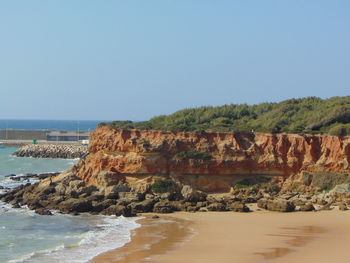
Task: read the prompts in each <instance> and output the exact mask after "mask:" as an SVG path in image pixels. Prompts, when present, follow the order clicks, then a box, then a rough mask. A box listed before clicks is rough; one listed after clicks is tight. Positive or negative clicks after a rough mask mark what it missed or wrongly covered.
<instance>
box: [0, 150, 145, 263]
mask: <svg viewBox="0 0 350 263" xmlns="http://www.w3.org/2000/svg"><path fill="white" fill-rule="evenodd" d="M15 150H16V148H15V147H7V148H3V149H0V185H1V186H5V187H10V188H12V187H15V186H16V185H18V184H19V182H14V181H12V180H10V179H9V178H8V177H5V175H8V174H17V175H20V174H24V173H43V172H56V171H62V170H65V169H67V168H69V167H71V166H72V165H73V164H74V163H75V162H76V161H75V160H64V159H34V158H18V157H14V156H12V155H11V154H12V153H13V152H14V151H15ZM23 183H26V182H23ZM138 226H139V225H138V224H137V223H136V219H130V218H123V217H118V218H117V217H109V216H98V215H89V214H82V215H80V216H71V215H63V214H59V213H55V212H54V215H53V216H41V215H37V214H35V213H34V212H33V211H30V210H29V209H27V208H26V207H23V208H20V209H13V208H11V206H10V205H8V204H5V203H2V202H0V262H8V263H14V262H31V263H39V262H40V263H46V262H47V263H51V262H52V263H66V262H67V263H68V262H69V263H81V262H87V261H88V260H90V259H91V258H93V257H94V256H96V255H98V254H100V253H103V252H105V251H108V250H111V249H115V248H118V247H121V246H123V245H124V244H125V243H127V242H129V241H130V231H131V230H132V229H135V228H137V227H138Z"/></svg>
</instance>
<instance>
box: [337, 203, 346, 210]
mask: <svg viewBox="0 0 350 263" xmlns="http://www.w3.org/2000/svg"><path fill="white" fill-rule="evenodd" d="M338 208H339V210H341V211H346V210H348V207H347V205H346V204H345V203H341V204H339V206H338Z"/></svg>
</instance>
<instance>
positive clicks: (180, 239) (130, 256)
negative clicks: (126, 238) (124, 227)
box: [89, 214, 192, 263]
mask: <svg viewBox="0 0 350 263" xmlns="http://www.w3.org/2000/svg"><path fill="white" fill-rule="evenodd" d="M154 215H156V214H146V215H145V214H143V215H141V216H142V217H143V218H141V219H140V220H138V221H136V222H137V223H138V224H140V225H141V226H140V227H139V228H136V229H134V230H132V231H131V241H130V242H129V243H126V244H125V245H124V246H123V247H120V248H117V249H113V250H110V251H107V252H104V253H102V254H99V255H97V256H96V257H94V258H93V259H92V260H90V261H89V263H127V262H145V261H148V259H150V258H153V257H154V256H157V255H161V254H164V253H167V252H168V251H171V250H173V249H176V248H178V247H181V244H182V243H184V242H186V240H187V239H188V238H189V237H190V236H191V234H192V230H191V225H192V221H190V220H187V219H182V218H176V217H172V216H168V215H161V214H159V218H152V216H154Z"/></svg>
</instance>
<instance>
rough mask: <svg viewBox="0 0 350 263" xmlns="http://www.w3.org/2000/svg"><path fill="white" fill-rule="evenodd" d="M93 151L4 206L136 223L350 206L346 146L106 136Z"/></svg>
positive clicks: (271, 139) (284, 139)
mask: <svg viewBox="0 0 350 263" xmlns="http://www.w3.org/2000/svg"><path fill="white" fill-rule="evenodd" d="M88 151H89V154H88V155H86V156H84V157H83V158H82V159H81V160H80V161H79V162H78V163H77V164H76V165H75V166H74V167H73V168H72V169H70V170H67V171H65V172H64V173H62V174H59V175H57V176H50V177H48V178H45V179H43V180H42V181H41V182H40V183H36V184H34V185H29V184H27V185H25V186H21V187H18V188H17V189H14V190H12V191H8V192H7V193H6V194H4V195H2V196H0V199H1V200H2V201H4V202H8V203H10V204H12V205H13V206H14V207H18V206H21V205H27V206H28V207H29V208H31V209H33V210H35V211H37V213H41V214H45V215H49V214H50V213H49V212H50V211H48V210H47V209H49V210H50V209H56V210H59V211H61V212H63V213H71V214H76V213H81V212H91V213H102V214H107V215H111V214H114V215H124V216H132V215H135V214H137V213H140V212H159V213H170V212H173V211H178V210H181V211H189V212H195V211H200V212H202V211H235V212H249V211H250V207H249V205H250V204H252V203H257V205H258V207H259V208H261V209H268V210H273V211H280V212H291V211H294V210H298V211H313V210H315V209H317V210H319V209H332V208H333V207H334V206H338V207H339V208H340V209H342V210H346V209H347V207H348V206H349V205H350V190H349V189H350V186H349V183H350V179H349V172H350V166H349V163H350V138H349V137H336V136H326V135H325V136H321V135H295V134H288V135H287V134H264V133H249V132H244V133H243V132H242V133H217V132H210V133H209V132H203V133H192V132H163V131H152V130H147V131H139V130H114V129H108V128H106V127H101V128H98V129H97V130H96V131H94V132H93V133H92V134H91V138H90V145H89V149H88ZM336 185H340V186H338V187H336V188H335V189H334V190H333V191H331V192H329V193H328V192H326V191H324V190H330V189H331V188H333V187H334V186H336ZM155 186H157V187H155Z"/></svg>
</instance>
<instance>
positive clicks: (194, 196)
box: [181, 185, 207, 202]
mask: <svg viewBox="0 0 350 263" xmlns="http://www.w3.org/2000/svg"><path fill="white" fill-rule="evenodd" d="M181 195H182V196H183V199H184V200H185V201H189V202H200V201H206V198H207V194H206V193H204V192H201V191H196V190H194V189H193V188H192V187H191V186H189V185H184V186H183V187H182V189H181Z"/></svg>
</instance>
